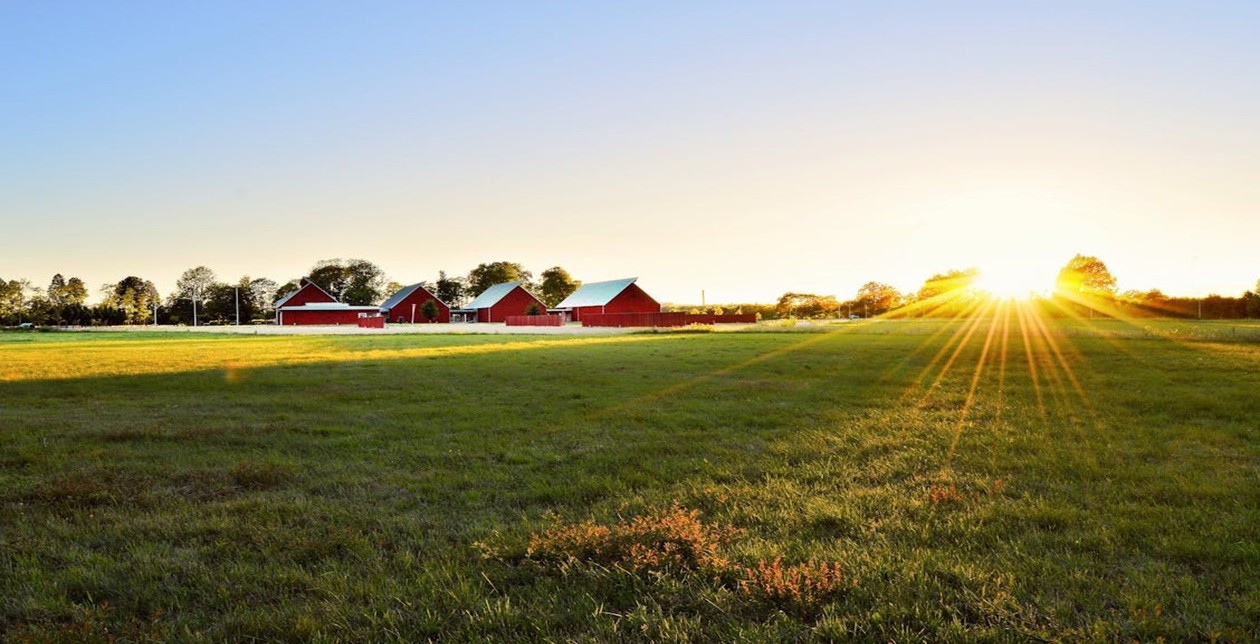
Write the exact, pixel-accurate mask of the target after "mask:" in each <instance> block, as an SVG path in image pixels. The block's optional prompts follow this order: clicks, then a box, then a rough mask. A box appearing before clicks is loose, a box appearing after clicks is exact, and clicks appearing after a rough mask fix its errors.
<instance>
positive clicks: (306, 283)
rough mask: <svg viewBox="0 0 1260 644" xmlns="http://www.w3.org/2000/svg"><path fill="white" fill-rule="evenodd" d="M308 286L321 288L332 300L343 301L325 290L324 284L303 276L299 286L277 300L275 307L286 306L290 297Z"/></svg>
mask: <svg viewBox="0 0 1260 644" xmlns="http://www.w3.org/2000/svg"><path fill="white" fill-rule="evenodd" d="M307 286H314V287H315V288H316V289H319V292H320V293H323V294H324V295H327V296H328V297H330V298H332V301H334V302H340V301H341V300H338V299H337V298H335V297H333V295H332V293H329V292H328V291H325V290H324V287H322V286H320V285H319V284H316V283H315V282H313V281H311V278H309V277H303V278H302V279H300V280H298V287H297V288H295V289H293V290H292V291H290V292H289V293H288V294H287V295H285V296H284V297H282V298H280V299H278V300H276V304H275V307H276V308H280V307H282V306H284V303H285V302H288V301H289V299H290V298H292V297H293V296H294V295H297V294H298V293H301V292H302V289H304V288H306V287H307Z"/></svg>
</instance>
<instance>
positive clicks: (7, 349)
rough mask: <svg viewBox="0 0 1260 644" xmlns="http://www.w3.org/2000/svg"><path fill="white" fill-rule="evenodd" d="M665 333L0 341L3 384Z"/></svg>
mask: <svg viewBox="0 0 1260 644" xmlns="http://www.w3.org/2000/svg"><path fill="white" fill-rule="evenodd" d="M663 337H667V336H664V335H651V334H637V335H625V336H611V337H610V336H604V337H597V338H578V337H575V338H565V339H545V340H544V339H530V340H519V339H513V340H501V341H495V340H479V341H478V342H476V343H469V344H455V345H446V346H433V345H432V344H430V343H429V342H428V341H427V340H423V339H422V340H417V341H416V342H417V345H419V346H415V347H410V348H405V349H376V348H369V349H363V350H353V349H347V348H345V347H344V346H343V345H340V344H336V343H332V342H329V341H328V340H325V339H320V338H271V337H266V338H239V337H232V338H224V339H218V340H205V339H196V340H192V339H185V338H182V337H180V338H169V339H168V338H161V339H156V340H136V341H132V342H116V343H115V342H105V343H102V344H97V343H94V342H91V341H88V342H82V343H79V342H75V343H62V344H58V345H56V351H55V352H53V351H50V348H49V347H48V346H44V345H38V344H37V345H0V365H3V366H2V367H0V381H11V382H16V381H28V380H54V379H74V378H91V377H98V376H137V375H150V374H170V373H182V372H193V371H208V370H223V371H224V374H225V376H231V375H232V374H237V375H239V374H240V373H241V372H242V371H245V370H248V369H255V368H262V367H272V366H278V365H309V364H316V363H325V362H328V363H332V362H353V361H365V360H406V359H416V358H450V357H458V356H471V355H484V354H489V353H502V352H515V351H530V350H543V349H548V348H552V347H561V346H592V345H608V344H625V343H640V342H653V341H656V340H659V339H660V338H663Z"/></svg>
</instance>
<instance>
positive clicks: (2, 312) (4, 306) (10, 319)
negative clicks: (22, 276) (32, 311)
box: [0, 279, 26, 324]
mask: <svg viewBox="0 0 1260 644" xmlns="http://www.w3.org/2000/svg"><path fill="white" fill-rule="evenodd" d="M25 287H26V283H25V281H24V280H8V281H5V280H3V279H0V320H3V322H4V324H17V323H18V322H20V321H21V320H20V318H21V317H22V315H23V313H24V312H25V310H26V298H25V294H24V291H25Z"/></svg>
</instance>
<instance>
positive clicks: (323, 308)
mask: <svg viewBox="0 0 1260 644" xmlns="http://www.w3.org/2000/svg"><path fill="white" fill-rule="evenodd" d="M379 314H380V308H378V307H375V306H350V305H349V304H343V303H341V302H338V301H337V298H335V297H333V296H332V295H329V294H328V291H325V290H324V289H322V288H320V287H319V285H318V284H316V283H315V282H312V281H310V280H308V279H306V278H303V279H302V281H301V286H299V287H298V289H297V290H296V291H293V292H292V293H289V294H288V295H285V296H284V297H282V298H280V299H279V300H277V301H276V324H278V325H280V326H286V325H288V326H293V325H297V324H358V323H359V318H365V317H374V316H376V315H379Z"/></svg>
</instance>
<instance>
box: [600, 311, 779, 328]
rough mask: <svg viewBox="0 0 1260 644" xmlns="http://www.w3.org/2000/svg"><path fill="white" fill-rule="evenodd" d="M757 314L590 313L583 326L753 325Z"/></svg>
mask: <svg viewBox="0 0 1260 644" xmlns="http://www.w3.org/2000/svg"><path fill="white" fill-rule="evenodd" d="M756 321H757V315H756V314H755V313H748V314H739V315H734V314H732V315H712V314H708V313H698V314H697V313H589V314H587V315H583V316H582V326H622V327H625V326H652V327H660V326H687V325H688V324H752V323H753V322H756Z"/></svg>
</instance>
